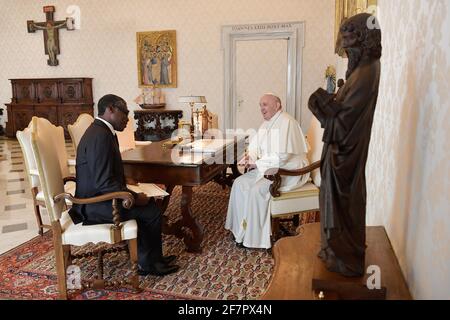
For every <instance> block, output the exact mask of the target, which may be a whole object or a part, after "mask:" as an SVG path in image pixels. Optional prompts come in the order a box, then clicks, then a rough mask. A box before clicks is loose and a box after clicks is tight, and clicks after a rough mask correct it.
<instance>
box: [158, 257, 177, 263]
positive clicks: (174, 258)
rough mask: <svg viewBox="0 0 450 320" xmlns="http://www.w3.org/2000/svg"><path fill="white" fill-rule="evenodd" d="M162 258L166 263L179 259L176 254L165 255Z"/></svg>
mask: <svg viewBox="0 0 450 320" xmlns="http://www.w3.org/2000/svg"><path fill="white" fill-rule="evenodd" d="M161 260H162V262H163V263H165V264H171V263H172V262H175V260H177V256H175V255H171V256H165V257H162V259H161Z"/></svg>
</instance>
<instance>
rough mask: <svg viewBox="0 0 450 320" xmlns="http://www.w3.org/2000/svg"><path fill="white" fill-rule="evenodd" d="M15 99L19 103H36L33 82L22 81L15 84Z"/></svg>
mask: <svg viewBox="0 0 450 320" xmlns="http://www.w3.org/2000/svg"><path fill="white" fill-rule="evenodd" d="M13 95H14V97H13V99H14V98H16V102H18V103H33V102H35V97H36V96H35V92H34V84H33V82H32V81H31V80H20V81H18V80H17V81H14V82H13Z"/></svg>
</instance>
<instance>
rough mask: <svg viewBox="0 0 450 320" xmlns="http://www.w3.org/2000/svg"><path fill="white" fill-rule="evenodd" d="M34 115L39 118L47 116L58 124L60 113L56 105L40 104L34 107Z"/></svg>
mask: <svg viewBox="0 0 450 320" xmlns="http://www.w3.org/2000/svg"><path fill="white" fill-rule="evenodd" d="M34 115H35V116H36V117H39V118H45V119H47V120H48V121H50V122H51V123H53V124H54V125H58V113H57V107H56V106H38V105H36V106H35V107H34Z"/></svg>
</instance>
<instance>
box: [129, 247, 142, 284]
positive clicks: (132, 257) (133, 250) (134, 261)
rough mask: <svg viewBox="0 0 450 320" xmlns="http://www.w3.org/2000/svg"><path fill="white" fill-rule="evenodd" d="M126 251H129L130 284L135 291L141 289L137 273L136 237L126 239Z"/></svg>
mask: <svg viewBox="0 0 450 320" xmlns="http://www.w3.org/2000/svg"><path fill="white" fill-rule="evenodd" d="M128 252H129V253H130V261H131V272H132V275H131V281H130V282H131V285H132V287H133V289H134V290H136V291H137V292H140V291H141V288H140V287H139V274H138V254H137V239H131V240H128Z"/></svg>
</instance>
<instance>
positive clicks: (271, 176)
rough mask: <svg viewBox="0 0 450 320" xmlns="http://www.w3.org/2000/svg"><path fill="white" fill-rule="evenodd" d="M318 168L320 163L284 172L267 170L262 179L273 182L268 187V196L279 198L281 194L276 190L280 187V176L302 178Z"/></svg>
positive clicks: (281, 170) (275, 169)
mask: <svg viewBox="0 0 450 320" xmlns="http://www.w3.org/2000/svg"><path fill="white" fill-rule="evenodd" d="M318 168H320V161H317V162H314V163H313V164H311V165H309V166H307V167H304V168H301V169H298V170H285V169H277V168H273V169H269V170H267V171H266V172H265V173H264V178H266V179H267V180H270V181H273V182H272V184H271V185H270V194H271V195H272V197H274V198H278V197H280V196H281V192H280V191H279V190H278V189H279V188H280V185H281V176H289V177H296V176H302V175H304V174H307V173H310V172H312V171H314V170H316V169H318Z"/></svg>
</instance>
